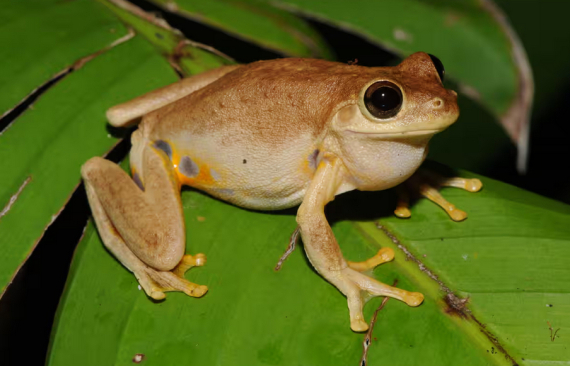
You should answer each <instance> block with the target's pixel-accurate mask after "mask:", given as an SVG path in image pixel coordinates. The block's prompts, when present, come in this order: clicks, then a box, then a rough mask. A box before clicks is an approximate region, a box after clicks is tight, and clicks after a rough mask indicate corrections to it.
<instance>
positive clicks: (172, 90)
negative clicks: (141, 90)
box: [107, 65, 239, 127]
mask: <svg viewBox="0 0 570 366" xmlns="http://www.w3.org/2000/svg"><path fill="white" fill-rule="evenodd" d="M238 67H239V65H231V66H222V67H219V68H217V69H213V70H209V71H206V72H203V73H201V74H197V75H194V76H191V77H188V78H184V79H182V80H180V81H178V82H176V83H174V84H170V85H167V86H165V87H163V88H160V89H157V90H154V91H151V92H150V93H147V94H144V95H141V96H140V97H137V98H135V99H133V100H130V101H128V102H125V103H122V104H119V105H116V106H114V107H111V108H109V109H108V110H107V119H108V120H109V123H110V124H111V125H113V126H115V127H127V126H130V125H132V124H135V123H136V122H137V120H138V119H139V118H140V117H142V116H144V115H145V114H147V113H149V112H152V111H154V110H157V109H159V108H161V107H164V106H165V105H168V104H170V103H172V102H175V101H177V100H178V99H181V98H183V97H185V96H187V95H189V94H192V93H193V92H195V91H196V90H198V89H201V88H203V87H205V86H206V85H208V84H210V83H212V82H214V81H216V80H217V79H219V78H221V77H222V76H224V75H225V74H227V73H228V72H231V71H234V70H235V69H237V68H238Z"/></svg>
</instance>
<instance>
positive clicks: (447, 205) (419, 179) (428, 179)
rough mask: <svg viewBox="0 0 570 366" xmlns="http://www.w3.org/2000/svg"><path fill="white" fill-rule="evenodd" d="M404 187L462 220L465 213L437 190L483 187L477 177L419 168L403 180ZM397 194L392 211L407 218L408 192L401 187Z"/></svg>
mask: <svg viewBox="0 0 570 366" xmlns="http://www.w3.org/2000/svg"><path fill="white" fill-rule="evenodd" d="M405 185H406V187H407V188H408V189H409V190H411V191H415V192H417V193H418V194H419V195H421V196H423V197H425V198H427V199H429V200H430V201H432V202H433V203H435V204H437V205H438V206H439V207H441V208H442V209H443V210H444V211H445V212H446V213H447V214H448V215H449V218H451V219H452V220H453V221H463V220H465V219H466V218H467V213H466V212H465V211H463V210H460V209H458V208H457V207H455V205H454V204H452V203H451V202H449V201H447V200H446V199H445V198H444V197H443V196H442V195H441V193H440V192H439V189H440V188H441V187H454V188H460V189H463V190H465V191H468V192H478V191H480V190H481V188H483V183H481V180H479V179H477V178H461V177H443V176H441V175H439V174H436V173H434V172H431V171H430V172H428V171H426V170H423V169H422V170H420V171H418V172H416V173H415V174H414V175H413V176H412V177H411V178H410V179H409V180H408V181H406V182H405ZM396 193H397V195H398V204H397V207H396V209H395V210H394V213H395V214H396V216H398V217H400V218H408V217H410V216H411V212H410V210H409V198H408V193H407V191H406V190H405V189H404V188H403V187H401V186H400V187H398V189H397V190H396Z"/></svg>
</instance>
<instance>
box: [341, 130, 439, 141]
mask: <svg viewBox="0 0 570 366" xmlns="http://www.w3.org/2000/svg"><path fill="white" fill-rule="evenodd" d="M345 131H346V132H351V133H355V134H360V135H369V136H371V137H378V138H382V139H389V138H406V137H412V136H413V137H417V136H430V135H435V134H436V133H438V132H441V131H443V129H425V130H414V131H399V132H394V131H386V132H378V131H364V130H362V131H354V130H345Z"/></svg>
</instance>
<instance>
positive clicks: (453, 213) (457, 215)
mask: <svg viewBox="0 0 570 366" xmlns="http://www.w3.org/2000/svg"><path fill="white" fill-rule="evenodd" d="M443 209H444V210H445V212H447V214H448V215H449V217H451V219H452V220H453V221H463V220H465V219H466V218H467V212H465V211H462V210H460V209H458V208H456V207H455V206H454V205H452V204H450V205H449V206H448V207H443Z"/></svg>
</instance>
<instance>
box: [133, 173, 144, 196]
mask: <svg viewBox="0 0 570 366" xmlns="http://www.w3.org/2000/svg"><path fill="white" fill-rule="evenodd" d="M133 180H134V181H135V183H136V184H137V186H139V188H140V189H141V191H143V192H144V185H143V183H142V181H141V177H139V173H135V174H134V175H133Z"/></svg>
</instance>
